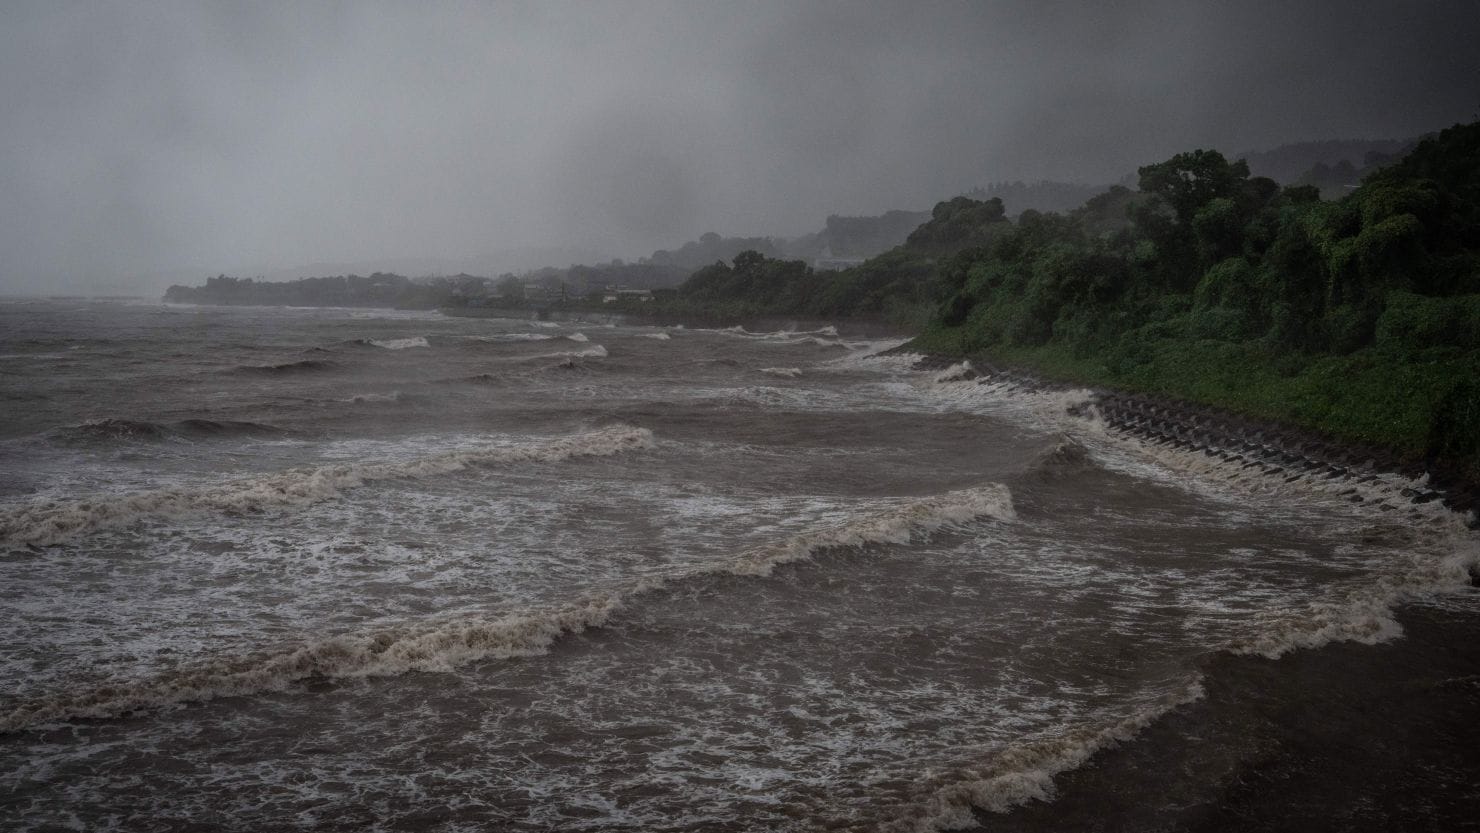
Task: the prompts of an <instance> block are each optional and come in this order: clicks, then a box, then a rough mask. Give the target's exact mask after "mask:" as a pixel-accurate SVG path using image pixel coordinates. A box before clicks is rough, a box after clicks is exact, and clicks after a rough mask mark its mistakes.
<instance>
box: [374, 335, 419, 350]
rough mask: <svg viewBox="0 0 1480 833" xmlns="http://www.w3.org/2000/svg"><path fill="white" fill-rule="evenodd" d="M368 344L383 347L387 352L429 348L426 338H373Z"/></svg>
mask: <svg viewBox="0 0 1480 833" xmlns="http://www.w3.org/2000/svg"><path fill="white" fill-rule="evenodd" d="M368 343H369V344H373V345H375V346H376V347H384V348H385V349H387V350H405V349H407V348H408V347H430V346H431V345H430V344H429V343H427V340H426V336H415V337H413V338H387V339H374V338H372V339H370V340H369V342H368Z"/></svg>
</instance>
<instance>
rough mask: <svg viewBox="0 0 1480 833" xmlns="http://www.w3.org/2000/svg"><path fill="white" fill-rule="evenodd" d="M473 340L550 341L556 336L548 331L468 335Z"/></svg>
mask: <svg viewBox="0 0 1480 833" xmlns="http://www.w3.org/2000/svg"><path fill="white" fill-rule="evenodd" d="M468 338H469V339H471V340H473V341H492V342H501V341H549V340H551V339H553V338H556V336H552V335H549V334H548V333H499V334H498V335H492V336H468Z"/></svg>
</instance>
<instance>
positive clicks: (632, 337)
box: [0, 301, 1476, 831]
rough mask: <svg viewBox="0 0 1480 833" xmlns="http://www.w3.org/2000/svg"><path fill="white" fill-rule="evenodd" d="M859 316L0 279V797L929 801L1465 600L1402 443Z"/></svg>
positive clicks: (781, 822) (774, 812) (982, 797)
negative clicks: (1227, 414)
mask: <svg viewBox="0 0 1480 833" xmlns="http://www.w3.org/2000/svg"><path fill="white" fill-rule="evenodd" d="M892 344H893V343H892V342H877V341H862V340H852V339H849V338H847V337H846V336H844V337H839V336H838V335H837V333H836V332H835V331H833V330H831V329H822V330H814V331H808V332H785V331H783V332H776V333H748V332H744V331H706V330H685V329H677V328H675V329H657V328H641V327H628V326H607V325H603V324H600V323H590V324H579V325H578V324H570V323H565V324H556V325H552V324H546V323H540V322H529V321H514V320H503V319H483V320H469V319H451V318H444V317H441V316H439V315H436V314H433V313H397V312H388V311H368V310H298V309H254V308H190V307H164V306H158V305H150V304H139V305H125V304H118V303H101V302H99V303H89V302H57V301H48V302H9V303H4V304H0V396H3V400H4V417H3V420H0V466H3V471H4V473H5V476H4V478H3V479H0V629H3V637H4V638H3V639H0V680H3V687H0V732H3V734H0V827H3V828H4V829H7V830H42V829H57V828H68V827H70V828H75V829H85V830H215V829H222V830H268V829H272V830H294V829H304V830H448V831H450V830H468V831H472V830H480V831H482V830H516V831H517V830H531V831H533V830H644V831H647V830H653V831H668V830H692V831H699V830H705V831H709V830H782V831H785V830H819V829H833V830H877V829H883V830H933V829H948V828H951V827H953V826H961V825H968V824H972V823H974V822H975V821H977V820H978V819H980V818H987V819H989V820H990V819H991V818H994V817H993V816H992V815H991V814H992V813H994V812H1000V811H1004V810H1008V809H1010V808H1012V807H1014V806H1017V805H1020V804H1023V803H1024V802H1035V800H1037V799H1051V798H1052V797H1053V796H1054V794H1055V787H1054V779H1055V776H1059V777H1060V779H1063V778H1070V779H1072V778H1075V777H1080V778H1081V780H1082V776H1080V774H1079V773H1076V772H1072V771H1073V770H1076V768H1079V767H1081V765H1082V764H1084V762H1085V761H1086V760H1087V759H1088V758H1089V757H1090V756H1091V755H1093V754H1094V753H1095V752H1096V751H1097V750H1101V749H1104V748H1107V747H1109V746H1111V745H1113V744H1115V743H1116V742H1117V741H1120V740H1124V739H1128V738H1131V737H1133V736H1135V735H1137V734H1138V733H1141V732H1142V731H1143V730H1145V731H1147V732H1148V737H1150V736H1151V735H1154V734H1155V733H1156V732H1158V731H1161V732H1162V733H1163V734H1166V729H1165V728H1164V727H1166V726H1168V725H1171V724H1169V723H1168V721H1173V720H1181V721H1183V724H1185V723H1186V721H1188V720H1195V719H1196V718H1195V715H1196V714H1197V713H1198V712H1197V708H1199V704H1202V703H1210V702H1213V701H1214V700H1216V698H1214V697H1212V696H1211V695H1209V699H1208V700H1203V699H1202V698H1203V695H1204V693H1205V692H1208V691H1210V690H1214V691H1221V690H1222V688H1223V687H1226V686H1227V685H1229V683H1227V675H1226V674H1223V672H1221V671H1218V670H1217V669H1219V668H1222V667H1223V665H1227V664H1229V663H1233V664H1237V663H1245V664H1246V665H1247V666H1248V667H1250V668H1258V669H1263V668H1266V667H1271V668H1275V669H1276V671H1274V672H1271V673H1274V674H1275V675H1276V676H1278V675H1279V674H1280V673H1282V672H1281V671H1279V669H1282V668H1286V667H1292V668H1293V667H1294V665H1295V664H1293V663H1290V662H1288V661H1287V660H1288V659H1289V657H1286V659H1281V660H1278V661H1275V662H1270V661H1269V659H1265V658H1276V657H1281V656H1284V655H1286V654H1287V653H1288V652H1290V651H1292V650H1294V649H1301V648H1305V649H1313V648H1321V646H1324V645H1327V644H1328V643H1333V642H1336V643H1343V644H1344V643H1346V642H1348V641H1353V640H1354V641H1355V642H1357V643H1359V644H1360V643H1387V644H1386V645H1384V650H1396V651H1401V650H1402V649H1403V648H1402V646H1403V645H1404V642H1403V641H1402V640H1399V641H1395V642H1393V641H1390V640H1392V639H1393V638H1394V637H1396V636H1398V635H1399V634H1400V633H1401V631H1402V627H1401V625H1400V623H1399V622H1398V620H1397V619H1395V618H1394V616H1393V608H1394V607H1395V606H1396V605H1398V604H1399V603H1402V602H1405V601H1414V600H1418V601H1425V602H1426V603H1428V604H1431V605H1432V604H1437V605H1440V606H1441V607H1440V608H1436V609H1442V610H1444V611H1445V615H1447V616H1451V617H1458V621H1463V622H1472V621H1473V619H1474V616H1475V613H1476V609H1475V605H1474V599H1473V597H1472V596H1471V595H1469V591H1468V589H1467V588H1468V583H1467V578H1468V576H1467V573H1466V570H1467V568H1468V567H1469V566H1470V565H1471V564H1473V563H1474V559H1475V543H1474V540H1473V536H1472V535H1471V534H1469V533H1466V532H1464V531H1463V524H1462V523H1460V522H1459V519H1456V518H1454V517H1452V516H1449V515H1446V514H1445V513H1444V512H1443V511H1442V510H1441V509H1440V508H1438V507H1436V506H1433V505H1429V506H1426V507H1419V508H1410V507H1407V506H1406V505H1402V508H1398V507H1399V506H1400V504H1399V503H1398V502H1397V501H1391V502H1389V503H1390V507H1391V508H1376V504H1379V503H1382V498H1383V497H1384V495H1385V494H1387V493H1389V492H1392V493H1394V494H1396V490H1398V489H1401V488H1403V487H1404V486H1405V485H1408V484H1405V483H1403V482H1400V481H1399V480H1398V479H1396V478H1379V479H1376V480H1372V481H1370V482H1368V483H1365V484H1362V485H1360V486H1359V487H1355V488H1360V489H1361V490H1362V491H1363V493H1364V494H1368V495H1369V496H1371V497H1374V498H1375V499H1374V500H1371V501H1368V502H1367V503H1366V504H1363V505H1355V504H1353V503H1351V502H1350V500H1349V499H1348V498H1349V497H1350V495H1342V494H1340V493H1339V492H1338V490H1337V489H1336V488H1335V487H1334V486H1332V485H1330V484H1325V483H1317V482H1311V483H1306V482H1304V481H1295V482H1286V481H1284V480H1283V479H1278V478H1275V479H1268V478H1265V479H1260V478H1257V477H1253V476H1248V475H1246V474H1240V473H1239V472H1237V471H1225V470H1222V469H1220V467H1219V465H1218V464H1217V463H1216V462H1214V461H1211V460H1210V459H1209V458H1205V457H1202V456H1201V455H1198V456H1193V455H1180V454H1179V453H1176V452H1169V451H1165V450H1160V449H1156V448H1149V447H1146V446H1143V445H1142V444H1140V443H1139V442H1138V441H1135V440H1133V439H1129V438H1125V437H1120V436H1116V435H1114V434H1113V433H1111V432H1108V431H1107V430H1105V429H1104V428H1103V426H1102V425H1100V424H1099V423H1098V422H1096V421H1095V420H1094V419H1093V418H1092V417H1090V418H1081V417H1072V416H1069V415H1068V414H1067V413H1066V412H1065V409H1066V407H1067V406H1069V405H1073V404H1076V402H1079V401H1082V400H1083V396H1080V395H1076V394H1062V393H1060V394H1025V393H1021V392H1010V391H1005V390H1000V389H995V388H993V387H991V386H984V385H979V384H975V383H972V382H961V381H951V380H950V374H949V373H946V374H941V375H939V376H935V375H932V374H926V373H919V372H915V371H913V370H911V366H912V361H911V360H910V359H909V358H907V357H895V358H872V357H871V354H872V353H874V352H877V351H878V350H880V349H882V348H885V347H889V346H892ZM1349 488H1354V487H1353V486H1351V485H1349V484H1344V485H1343V486H1342V489H1343V490H1345V489H1349ZM1310 653H1311V652H1302V655H1307V654H1310ZM1316 653H1319V652H1316ZM1261 663H1263V664H1262V665H1261ZM1210 669H1211V670H1210ZM1238 673H1244V672H1238ZM1248 673H1249V674H1253V673H1254V672H1252V671H1250V672H1248ZM1260 673H1263V672H1260ZM1220 674H1223V675H1222V676H1219V675H1220ZM1316 675H1317V676H1316V679H1315V681H1314V682H1312V683H1310V684H1311V685H1314V686H1317V687H1319V686H1320V684H1321V679H1320V676H1319V671H1317V672H1316ZM1333 675H1334V672H1333ZM1251 679H1252V678H1251ZM1350 684H1351V682H1350V680H1345V679H1336V678H1335V677H1334V676H1333V679H1332V685H1346V686H1350ZM1235 687H1237V686H1235ZM1219 702H1221V701H1219ZM1169 715H1170V716H1169ZM1189 715H1192V716H1193V717H1189ZM1178 725H1182V724H1178ZM1148 727H1149V728H1148ZM1188 735H1189V732H1185V731H1184V732H1181V733H1180V734H1179V735H1178V737H1181V738H1183V740H1181V741H1177V742H1178V743H1184V742H1185V738H1186V737H1187V736H1188ZM1167 742H1168V743H1171V742H1172V741H1170V740H1169V741H1167ZM1127 748H1130V747H1127ZM1229 749H1230V750H1232V751H1230V752H1229V753H1228V755H1230V756H1236V754H1237V750H1233V745H1230V746H1229ZM1225 757H1228V756H1225ZM1448 766H1449V768H1450V769H1451V770H1453V769H1454V768H1455V767H1456V766H1462V765H1459V764H1453V763H1451V764H1449V765H1448ZM1214 769H1216V767H1215V768H1214ZM1226 769H1227V767H1225V768H1224V770H1226ZM1210 771H1211V770H1210ZM1219 771H1223V770H1219ZM1066 772H1068V773H1069V774H1068V775H1061V773H1066ZM1214 779H1215V775H1214V774H1210V775H1209V776H1208V778H1207V779H1202V780H1199V778H1198V777H1196V776H1194V777H1193V778H1192V780H1193V781H1194V782H1196V783H1199V784H1204V785H1206V784H1211V783H1213V781H1214ZM1127 783H1130V782H1127ZM1087 788H1088V787H1087ZM1096 788H1101V789H1108V790H1110V791H1111V792H1114V785H1111V786H1110V787H1105V786H1104V785H1100V786H1099V787H1096ZM1278 788H1279V786H1278V785H1277V784H1276V785H1273V786H1271V787H1270V789H1278ZM1175 800H1177V799H1176V797H1175V796H1173V795H1169V796H1168V797H1165V798H1163V797H1160V796H1157V795H1145V796H1144V802H1142V806H1145V807H1148V808H1152V809H1155V808H1157V807H1160V806H1163V805H1167V806H1170V805H1169V804H1168V802H1172V801H1175ZM1326 800H1327V801H1330V802H1338V801H1339V800H1340V799H1339V798H1330V799H1326ZM1066 801H1067V799H1066ZM1055 805H1056V803H1050V804H1038V803H1034V804H1033V806H1032V807H1031V808H1030V809H1032V811H1033V812H1038V813H1042V814H1045V817H1046V819H1047V821H1043V822H1041V823H1042V824H1043V825H1045V826H1048V827H1051V826H1052V823H1053V822H1052V819H1053V818H1054V807H1055ZM1062 806H1063V807H1064V808H1065V809H1064V812H1065V813H1071V812H1072V811H1073V810H1072V805H1071V804H1069V803H1064V804H1063V805H1062ZM983 814H986V815H983ZM1069 817H1070V816H1066V818H1069ZM996 818H1003V819H1010V818H1019V819H1022V818H1026V816H1013V815H1009V816H1005V817H996ZM1033 824H1039V822H1033Z"/></svg>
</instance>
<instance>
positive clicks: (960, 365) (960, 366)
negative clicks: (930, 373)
mask: <svg viewBox="0 0 1480 833" xmlns="http://www.w3.org/2000/svg"><path fill="white" fill-rule="evenodd" d="M974 378H976V368H974V367H972V366H971V362H967V361H963V362H957V363H956V364H953V365H951V366H950V367H948V368H946V369H945V370H942V371H941V372H939V373H937V374H935V383H936V384H937V385H940V384H944V383H946V382H962V381H966V380H968V379H974Z"/></svg>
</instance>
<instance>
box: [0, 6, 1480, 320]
mask: <svg viewBox="0 0 1480 833" xmlns="http://www.w3.org/2000/svg"><path fill="white" fill-rule="evenodd" d="M1477 42H1480V14H1476V13H1475V9H1474V7H1473V4H1472V3H1469V2H1451V3H1431V2H1421V1H1420V2H1412V3H1391V2H1362V1H1361V0H1357V1H1356V2H1340V3H1336V2H1323V3H1267V2H1242V3H1187V2H1140V3H1137V2H1120V3H1062V2H1052V1H1051V0H1039V2H1000V3H990V2H983V3H949V4H935V3H919V2H893V3H836V2H819V3H780V2H776V3H723V4H721V3H711V4H692V3H676V2H675V3H637V2H623V3H616V2H610V3H580V4H574V3H572V4H550V3H537V4H505V3H476V2H461V3H416V4H412V3H383V4H376V3H343V4H340V3H328V2H311V3H280V4H239V3H219V4H216V3H178V4H176V3H163V2H160V3H141V4H120V3H101V2H100V3H56V2H39V3H26V2H19V3H8V4H5V5H4V6H3V7H0V113H3V117H0V291H3V292H32V291H80V290H95V289H107V290H110V291H114V290H120V289H128V288H137V289H139V290H141V291H145V290H147V291H153V290H154V289H156V288H157V284H158V282H159V281H160V280H162V278H161V277H160V276H161V275H165V274H167V273H171V272H174V271H182V272H184V273H189V274H195V275H196V276H197V277H198V276H199V275H203V274H204V273H205V272H211V273H215V272H218V271H225V272H228V273H240V274H254V273H257V272H263V271H272V270H276V269H286V268H292V267H295V266H297V265H299V264H310V263H316V262H325V261H357V262H373V261H377V260H384V261H385V262H387V263H392V262H395V261H405V260H407V259H414V258H432V257H443V258H466V257H470V256H474V255H479V254H484V253H495V252H499V251H501V250H506V249H513V248H518V247H531V246H534V247H566V248H567V249H568V248H572V247H580V248H583V249H584V250H587V251H598V252H602V253H605V255H606V256H608V257H610V256H621V257H633V256H637V255H641V254H645V253H647V252H649V251H651V250H652V249H654V248H657V247H660V246H673V245H677V244H679V243H681V242H683V241H684V240H686V239H691V238H693V237H696V236H697V235H699V234H700V233H703V232H705V231H709V230H715V231H720V232H721V233H724V234H734V235H741V234H744V235H753V234H786V235H794V234H800V233H804V232H806V231H809V230H814V229H815V228H817V227H819V226H820V224H821V223H822V221H823V219H824V218H825V217H826V215H828V214H831V213H877V212H880V211H883V210H885V209H889V208H923V207H928V206H929V205H931V204H932V203H933V202H935V201H936V200H939V199H943V198H947V197H949V196H951V195H953V194H955V193H959V192H961V191H963V190H967V189H969V188H971V187H973V186H977V185H981V184H984V183H986V182H988V181H991V180H994V179H1004V178H1012V179H1037V178H1055V179H1067V180H1077V181H1084V182H1091V183H1100V182H1109V181H1113V180H1116V179H1118V178H1120V177H1121V176H1123V175H1124V174H1126V173H1129V172H1131V171H1133V170H1134V169H1135V167H1136V166H1138V165H1141V164H1146V163H1148V162H1152V161H1158V160H1160V159H1163V158H1165V157H1167V156H1169V155H1171V154H1172V153H1175V152H1177V151H1180V150H1185V149H1190V148H1193V147H1217V148H1219V149H1222V150H1225V151H1228V152H1236V151H1241V150H1249V149H1257V148H1263V147H1270V146H1273V145H1277V144H1280V143H1283V142H1289V141H1298V140H1307V139H1323V138H1405V137H1409V136H1413V135H1417V134H1420V133H1423V132H1427V131H1430V130H1434V129H1438V128H1441V127H1444V126H1447V125H1449V124H1452V123H1454V122H1457V121H1467V120H1471V119H1473V118H1476V117H1477V116H1476V111H1477V110H1480V83H1477V81H1480V50H1476V49H1475V48H1474V44H1475V43H1477ZM559 265H563V264H559Z"/></svg>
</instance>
